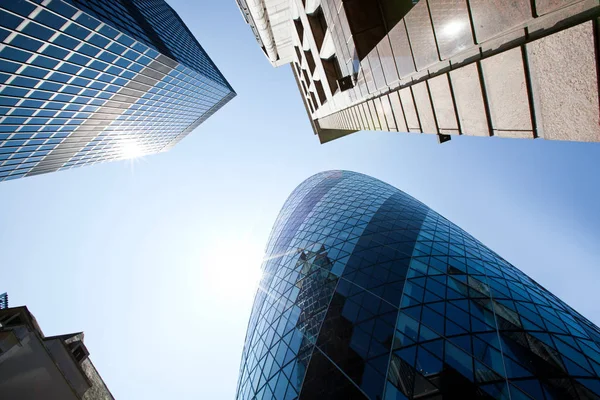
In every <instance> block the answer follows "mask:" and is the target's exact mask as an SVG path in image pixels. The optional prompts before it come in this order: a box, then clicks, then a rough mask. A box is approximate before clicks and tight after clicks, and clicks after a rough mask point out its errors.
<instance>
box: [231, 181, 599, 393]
mask: <svg viewBox="0 0 600 400" xmlns="http://www.w3.org/2000/svg"><path fill="white" fill-rule="evenodd" d="M263 272H264V274H263V278H262V281H261V283H260V289H259V290H258V292H257V294H256V297H255V301H254V307H253V310H252V314H251V316H250V322H249V325H248V332H247V334H246V343H245V346H244V350H243V356H242V364H241V369H240V377H239V382H238V390H237V399H238V400H240V399H253V398H260V399H295V398H300V399H371V400H377V399H380V400H381V399H385V400H388V399H441V398H443V399H474V398H480V399H493V398H498V399H520V400H521V399H596V398H598V396H600V379H599V375H600V329H598V328H597V327H596V326H594V325H593V324H592V323H590V322H589V321H588V320H586V319H585V318H584V317H582V316H581V315H580V314H578V313H577V312H576V311H574V310H573V309H572V308H570V307H569V306H568V305H566V304H565V303H563V302H562V301H560V300H559V299H558V298H556V297H555V296H554V295H552V294H551V293H549V292H548V291H547V290H545V289H544V288H543V287H541V286H540V285H538V284H537V283H536V282H535V281H533V280H532V279H531V278H529V277H527V276H526V275H525V274H523V273H522V272H521V271H519V270H518V269H516V268H515V267H514V266H512V265H511V264H509V263H508V262H507V261H505V260H504V259H502V258H501V257H500V256H498V255H497V254H495V253H494V252H493V251H491V250H490V249H488V248H487V247H485V246H484V245H483V244H481V243H480V242H479V241H477V240H476V239H475V238H473V237H472V236H471V235H469V234H468V233H466V232H465V231H463V230H462V229H460V228H459V227H457V226H456V225H454V224H453V223H451V222H450V221H448V220H447V219H445V218H444V217H442V216H440V215H439V214H437V213H436V212H435V211H433V210H431V209H429V208H428V207H427V206H425V205H424V204H422V203H421V202H419V201H417V200H415V199H414V198H412V197H410V196H408V195H407V194H405V193H403V192H401V191H399V190H398V189H396V188H394V187H392V186H390V185H387V184H385V183H383V182H381V181H378V180H376V179H374V178H371V177H368V176H365V175H361V174H357V173H353V172H347V171H330V172H323V173H320V174H317V175H315V176H313V177H311V178H309V179H308V180H306V181H305V182H304V183H302V184H301V185H300V186H298V188H296V189H295V190H294V192H293V193H292V194H291V196H290V197H289V198H288V199H287V201H286V203H285V204H284V206H283V208H282V210H281V212H280V214H279V216H278V218H277V221H276V222H275V225H274V227H273V231H272V233H271V236H270V239H269V243H268V245H267V251H266V258H265V262H264V264H263Z"/></svg>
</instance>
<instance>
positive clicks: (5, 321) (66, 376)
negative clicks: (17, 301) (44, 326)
mask: <svg viewBox="0 0 600 400" xmlns="http://www.w3.org/2000/svg"><path fill="white" fill-rule="evenodd" d="M0 398H2V399H7V400H13V399H19V400H113V399H114V397H113V396H112V394H111V393H110V391H109V390H108V388H107V387H106V385H105V384H104V381H103V380H102V378H101V377H100V375H99V374H98V371H96V368H94V364H92V362H91V360H90V359H89V352H88V350H87V348H86V347H85V344H84V343H83V333H82V332H79V333H71V334H67V335H59V336H45V335H44V334H43V333H42V330H41V328H40V327H39V325H38V323H37V321H36V320H35V317H34V316H33V315H31V313H30V312H29V310H28V309H27V307H13V308H5V309H0Z"/></svg>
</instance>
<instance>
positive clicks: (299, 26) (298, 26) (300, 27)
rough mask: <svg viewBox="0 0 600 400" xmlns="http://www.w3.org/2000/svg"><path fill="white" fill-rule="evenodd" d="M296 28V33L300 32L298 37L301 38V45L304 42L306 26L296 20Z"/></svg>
mask: <svg viewBox="0 0 600 400" xmlns="http://www.w3.org/2000/svg"><path fill="white" fill-rule="evenodd" d="M294 26H295V27H296V32H298V37H299V38H300V44H302V41H303V40H304V39H303V38H304V26H303V25H302V21H300V20H299V19H295V20H294Z"/></svg>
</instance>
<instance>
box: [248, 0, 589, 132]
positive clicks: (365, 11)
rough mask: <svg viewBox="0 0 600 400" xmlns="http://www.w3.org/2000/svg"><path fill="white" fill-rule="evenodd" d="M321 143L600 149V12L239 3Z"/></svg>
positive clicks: (448, 4) (514, 4)
mask: <svg viewBox="0 0 600 400" xmlns="http://www.w3.org/2000/svg"><path fill="white" fill-rule="evenodd" d="M238 3H239V6H240V9H241V10H242V13H243V15H244V17H245V18H246V21H247V22H248V23H249V24H250V25H251V26H252V28H253V30H254V33H255V35H256V39H257V41H258V43H259V45H260V46H261V48H262V49H263V51H264V52H265V54H266V56H267V58H268V59H269V61H270V62H271V63H272V64H273V66H281V65H283V64H291V67H292V71H293V73H294V76H295V77H296V80H297V83H298V87H299V90H300V93H301V95H302V99H303V101H304V104H305V106H306V110H307V112H308V114H309V118H310V119H311V121H312V125H313V129H314V132H315V134H317V135H318V136H319V139H320V141H321V142H327V141H330V140H333V139H336V138H339V137H341V136H345V135H347V134H350V133H352V132H355V131H358V130H384V131H399V132H416V133H433V134H437V135H438V137H439V139H440V142H444V141H446V140H449V139H450V138H451V137H452V135H473V136H486V137H487V136H500V137H511V138H530V139H533V138H543V139H550V140H574V141H587V142H597V141H600V127H599V124H598V120H599V117H600V115H599V102H598V20H597V18H598V16H599V15H600V7H599V6H598V4H599V2H598V0H579V1H578V0H514V1H500V0H421V1H418V0H238Z"/></svg>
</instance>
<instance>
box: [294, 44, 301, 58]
mask: <svg viewBox="0 0 600 400" xmlns="http://www.w3.org/2000/svg"><path fill="white" fill-rule="evenodd" d="M294 50H296V56H298V61H299V62H302V52H301V51H300V48H299V47H298V46H294Z"/></svg>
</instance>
